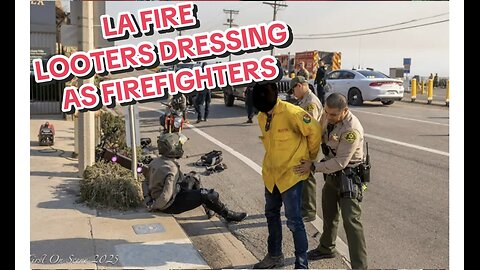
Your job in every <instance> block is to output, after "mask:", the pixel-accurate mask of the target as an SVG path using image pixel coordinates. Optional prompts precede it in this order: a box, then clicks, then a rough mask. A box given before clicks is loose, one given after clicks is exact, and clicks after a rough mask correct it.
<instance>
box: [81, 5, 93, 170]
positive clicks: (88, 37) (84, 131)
mask: <svg viewBox="0 0 480 270" xmlns="http://www.w3.org/2000/svg"><path fill="white" fill-rule="evenodd" d="M93 4H94V3H93V1H84V2H82V4H81V7H82V17H81V20H80V31H81V33H82V36H81V40H80V41H79V43H80V44H79V51H84V52H87V51H91V50H93V49H95V46H94V43H93V42H94V37H93ZM85 83H93V78H90V79H87V80H82V79H79V80H78V85H79V86H80V85H83V84H85ZM78 134H79V138H78V139H79V140H78V151H79V153H78V154H79V155H78V171H79V174H80V176H82V175H83V171H84V170H85V168H86V167H87V166H89V165H92V164H93V162H94V161H95V113H94V112H91V111H86V112H79V114H78Z"/></svg>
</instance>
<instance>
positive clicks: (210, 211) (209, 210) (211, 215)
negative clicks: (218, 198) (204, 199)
mask: <svg viewBox="0 0 480 270" xmlns="http://www.w3.org/2000/svg"><path fill="white" fill-rule="evenodd" d="M202 206H203V210H205V214H207V218H208V219H211V218H212V217H213V216H215V212H214V211H213V210H212V209H209V208H208V207H207V206H206V205H205V204H203V205H202Z"/></svg>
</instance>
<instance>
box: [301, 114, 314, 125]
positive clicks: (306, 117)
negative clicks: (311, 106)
mask: <svg viewBox="0 0 480 270" xmlns="http://www.w3.org/2000/svg"><path fill="white" fill-rule="evenodd" d="M303 122H305V124H310V122H312V117H310V115H309V114H308V113H306V114H304V115H303Z"/></svg>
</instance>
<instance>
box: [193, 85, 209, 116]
mask: <svg viewBox="0 0 480 270" xmlns="http://www.w3.org/2000/svg"><path fill="white" fill-rule="evenodd" d="M211 101H212V93H211V92H210V90H208V89H204V90H203V91H199V92H198V93H197V96H196V98H195V111H196V112H197V119H198V120H201V119H202V107H203V105H204V104H205V111H204V112H205V113H204V114H203V119H207V118H208V113H209V108H210V102H211Z"/></svg>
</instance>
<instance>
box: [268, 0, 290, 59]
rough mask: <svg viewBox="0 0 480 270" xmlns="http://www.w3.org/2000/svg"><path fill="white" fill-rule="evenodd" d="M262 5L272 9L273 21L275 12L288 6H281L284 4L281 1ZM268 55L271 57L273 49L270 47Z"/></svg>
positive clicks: (275, 16)
mask: <svg viewBox="0 0 480 270" xmlns="http://www.w3.org/2000/svg"><path fill="white" fill-rule="evenodd" d="M277 2H280V3H278V4H277ZM263 3H264V4H265V5H270V6H271V7H273V21H275V20H276V19H277V11H278V10H279V9H280V8H284V7H288V5H286V4H283V3H284V2H283V1H273V3H271V2H263ZM270 55H273V47H272V50H271V51H270Z"/></svg>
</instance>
